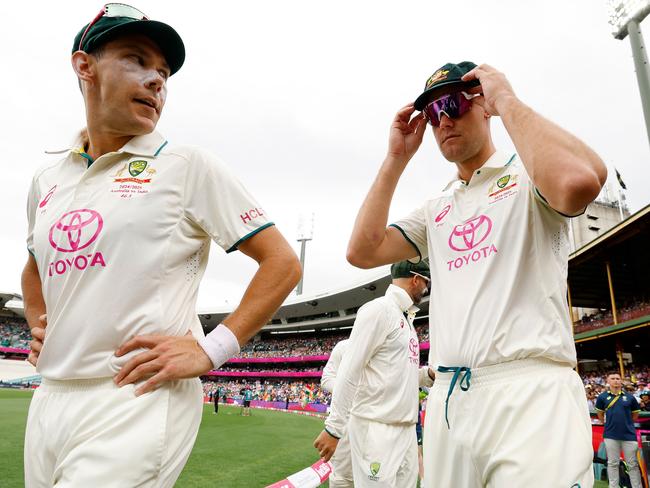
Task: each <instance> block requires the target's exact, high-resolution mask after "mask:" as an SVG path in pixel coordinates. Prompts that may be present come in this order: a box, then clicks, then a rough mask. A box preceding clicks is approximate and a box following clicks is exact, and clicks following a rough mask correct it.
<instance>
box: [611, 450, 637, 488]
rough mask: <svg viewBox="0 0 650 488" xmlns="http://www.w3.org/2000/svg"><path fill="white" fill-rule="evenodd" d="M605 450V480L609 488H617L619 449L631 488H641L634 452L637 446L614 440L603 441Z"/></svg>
mask: <svg viewBox="0 0 650 488" xmlns="http://www.w3.org/2000/svg"><path fill="white" fill-rule="evenodd" d="M604 441H605V450H606V451H607V479H608V480H609V486H610V488H611V487H614V488H618V487H619V484H618V482H619V479H618V465H619V462H620V459H621V449H622V450H623V457H624V458H625V462H626V463H627V466H628V470H629V474H630V482H631V483H632V488H643V485H642V484H641V471H640V470H639V461H638V460H637V458H636V451H637V450H638V448H639V445H638V444H637V442H636V441H617V440H614V439H604Z"/></svg>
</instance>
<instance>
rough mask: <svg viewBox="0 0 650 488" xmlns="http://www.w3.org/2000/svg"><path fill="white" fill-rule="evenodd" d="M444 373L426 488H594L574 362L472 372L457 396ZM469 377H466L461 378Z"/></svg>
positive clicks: (429, 416) (427, 443)
mask: <svg viewBox="0 0 650 488" xmlns="http://www.w3.org/2000/svg"><path fill="white" fill-rule="evenodd" d="M452 376H453V374H452V373H440V372H437V373H436V381H435V384H434V386H433V388H432V389H431V391H430V393H429V399H428V401H427V411H426V415H425V421H424V433H423V435H424V439H423V448H424V452H423V457H424V481H425V485H424V488H456V487H462V488H484V487H486V488H519V487H525V488H549V487H553V488H555V487H557V488H591V487H592V486H593V484H594V476H593V470H592V460H593V448H592V444H591V421H590V419H589V410H588V407H587V399H586V397H585V391H584V386H583V384H582V381H581V380H580V377H579V376H578V374H577V373H576V372H575V371H573V370H572V369H571V367H570V366H568V365H566V364H561V363H557V362H553V361H550V360H545V359H523V360H518V361H511V362H507V363H502V364H498V365H494V366H487V367H483V368H477V369H475V370H472V372H471V378H470V387H469V389H468V390H467V391H463V390H461V389H460V387H459V384H460V378H459V381H458V383H457V384H456V387H455V388H454V390H453V391H452V393H451V396H450V397H449V405H448V412H447V416H448V420H449V427H447V422H446V421H445V399H446V398H447V394H448V390H449V386H450V380H451V378H452ZM461 376H462V375H461Z"/></svg>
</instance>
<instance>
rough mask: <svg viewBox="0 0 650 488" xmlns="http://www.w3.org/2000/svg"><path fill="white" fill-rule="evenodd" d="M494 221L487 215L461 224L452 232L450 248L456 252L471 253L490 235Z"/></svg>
mask: <svg viewBox="0 0 650 488" xmlns="http://www.w3.org/2000/svg"><path fill="white" fill-rule="evenodd" d="M491 230H492V221H491V220H490V218H489V217H488V216H487V215H479V216H478V217H474V218H473V219H470V220H468V221H467V222H465V223H463V224H459V225H457V226H456V227H454V229H453V230H452V231H451V235H450V236H449V247H450V248H452V249H453V250H454V251H469V250H471V249H474V248H475V247H476V246H478V245H479V244H480V243H481V242H483V241H484V240H485V239H487V237H488V236H489V235H490V231H491Z"/></svg>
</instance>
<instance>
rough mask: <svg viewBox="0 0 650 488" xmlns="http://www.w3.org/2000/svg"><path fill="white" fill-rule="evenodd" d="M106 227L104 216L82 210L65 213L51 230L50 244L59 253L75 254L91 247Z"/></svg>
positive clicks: (85, 209) (88, 210)
mask: <svg viewBox="0 0 650 488" xmlns="http://www.w3.org/2000/svg"><path fill="white" fill-rule="evenodd" d="M103 227H104V221H103V219H102V216H101V215H99V213H98V212H95V211H94V210H90V209H87V208H82V209H79V210H72V211H71V212H67V213H64V214H63V215H62V216H61V218H59V220H57V221H56V223H55V224H54V225H53V226H52V227H51V228H50V244H51V245H52V247H53V248H54V249H56V250H57V251H62V252H75V251H80V250H81V249H84V248H86V247H88V246H90V245H91V244H92V243H93V242H95V240H96V239H97V236H99V233H100V232H101V231H102V228H103Z"/></svg>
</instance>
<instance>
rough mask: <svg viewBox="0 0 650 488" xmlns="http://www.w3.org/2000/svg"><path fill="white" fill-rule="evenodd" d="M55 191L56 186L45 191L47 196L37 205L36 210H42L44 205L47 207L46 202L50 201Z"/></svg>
mask: <svg viewBox="0 0 650 488" xmlns="http://www.w3.org/2000/svg"><path fill="white" fill-rule="evenodd" d="M55 191H56V185H54V186H53V187H52V188H50V189H49V190H48V191H47V194H46V195H45V196H44V197H43V200H41V203H39V204H38V208H43V207H44V206H45V205H47V202H49V201H50V198H52V195H54V192H55Z"/></svg>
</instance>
